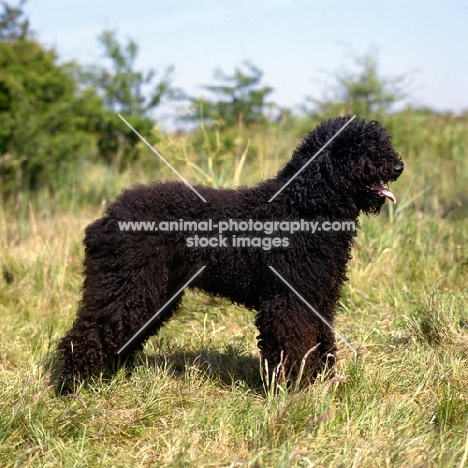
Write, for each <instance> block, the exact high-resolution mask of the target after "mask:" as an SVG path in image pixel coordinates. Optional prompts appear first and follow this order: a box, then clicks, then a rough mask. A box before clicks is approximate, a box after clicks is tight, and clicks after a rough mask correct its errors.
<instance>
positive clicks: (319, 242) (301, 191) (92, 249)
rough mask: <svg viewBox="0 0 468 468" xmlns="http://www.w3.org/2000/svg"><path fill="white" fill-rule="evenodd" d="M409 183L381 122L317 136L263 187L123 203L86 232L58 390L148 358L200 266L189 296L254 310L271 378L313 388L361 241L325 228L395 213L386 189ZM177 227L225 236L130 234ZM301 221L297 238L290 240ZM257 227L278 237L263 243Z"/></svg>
mask: <svg viewBox="0 0 468 468" xmlns="http://www.w3.org/2000/svg"><path fill="white" fill-rule="evenodd" d="M351 120H352V119H351ZM344 126H346V128H344V129H343V127H344ZM340 131H341V132H340ZM339 132H340V133H339ZM337 133H339V134H338V135H337ZM333 137H335V138H333ZM332 138H333V140H332V141H331V142H330V139H332ZM324 145H326V147H325V148H323V149H322V147H323V146H324ZM321 149H322V151H320V152H319V150H321ZM317 152H319V154H316V153H317ZM314 156H315V157H314ZM402 171H403V163H402V162H401V159H400V157H399V155H398V154H397V153H396V152H395V150H394V149H393V147H392V145H391V137H390V135H389V134H388V133H387V131H386V130H385V129H384V128H382V127H381V126H380V124H379V123H378V122H375V121H372V122H367V121H365V120H361V119H355V120H352V121H350V118H349V117H344V118H336V119H334V120H329V121H327V122H324V123H322V124H321V125H319V126H318V127H317V128H315V130H313V131H312V132H311V133H309V135H307V137H306V138H305V140H304V141H303V142H302V143H301V145H300V146H299V147H298V148H297V149H296V151H295V152H294V154H293V156H292V159H291V160H290V161H289V162H288V163H287V164H286V166H285V167H284V168H283V169H282V170H281V171H280V172H279V173H278V175H277V176H276V177H275V178H273V179H269V180H266V181H264V182H262V183H261V184H259V185H258V186H256V187H253V188H240V189H237V190H227V189H222V190H220V189H212V188H208V187H203V186H197V187H196V191H197V192H198V194H199V195H201V196H202V197H203V198H204V199H205V200H206V203H205V202H203V201H202V200H200V198H199V197H198V196H197V194H196V193H195V192H194V191H192V190H191V189H190V188H189V187H188V186H186V185H185V184H183V183H178V182H167V183H154V184H150V185H137V186H135V187H133V188H131V189H129V190H126V191H124V192H123V193H122V194H121V195H120V196H119V197H118V198H117V200H116V201H115V202H114V203H112V204H111V205H110V206H109V207H108V209H107V211H106V213H105V215H104V217H103V218H101V219H98V220H97V221H95V222H94V223H92V224H90V225H89V226H88V227H87V228H86V235H85V239H84V245H85V247H86V250H85V260H84V274H85V279H84V285H83V298H82V301H81V303H80V307H79V309H78V313H77V317H76V319H75V322H74V324H73V327H72V328H71V330H69V331H68V333H67V334H66V336H65V337H63V338H62V340H61V341H60V343H59V345H58V351H59V356H60V359H59V362H60V363H61V364H60V369H59V387H60V390H61V391H63V392H70V391H73V390H74V388H75V385H76V384H77V383H79V382H80V381H82V380H83V379H84V378H86V377H87V376H89V375H93V374H95V372H96V371H97V370H99V369H100V368H101V367H103V366H104V365H106V364H109V363H111V362H114V361H115V360H116V358H123V357H125V356H127V355H129V354H132V353H133V352H134V351H136V350H138V349H141V347H142V346H143V343H144V342H145V340H146V339H147V338H148V337H149V336H151V335H153V334H155V333H156V332H157V331H158V329H159V328H160V327H161V325H162V324H163V323H164V321H166V320H168V319H169V318H170V317H171V316H172V314H173V313H174V312H175V311H176V309H177V307H178V305H179V302H180V300H181V297H182V295H183V292H182V291H181V288H182V287H183V286H184V285H185V284H186V283H187V282H188V281H189V280H190V278H193V276H194V275H195V274H197V272H199V271H200V269H201V268H202V267H203V266H205V267H206V268H205V269H204V270H203V271H202V272H200V273H199V274H198V276H196V278H195V279H193V281H192V282H191V284H190V286H191V287H196V288H199V289H202V290H204V291H206V292H207V293H209V294H213V295H219V296H225V297H227V298H229V299H230V300H232V301H233V302H236V303H239V304H243V305H245V306H246V307H248V308H249V309H253V310H255V311H256V312H257V315H256V320H255V323H256V326H257V327H258V330H259V332H260V334H259V336H258V346H259V348H260V350H261V354H262V359H263V360H264V361H266V362H267V363H268V368H269V369H271V370H276V372H278V369H280V370H281V371H282V375H286V376H289V377H290V378H297V376H298V375H299V369H300V367H301V365H302V371H303V372H302V376H303V378H304V379H305V380H306V381H312V380H313V379H314V378H315V377H316V376H317V374H318V373H319V372H321V371H323V370H324V369H325V368H326V367H327V366H330V365H331V364H333V359H334V358H333V355H334V353H335V338H334V333H333V331H332V330H331V329H330V328H329V327H328V326H327V325H326V323H325V322H328V323H329V324H332V323H333V319H334V316H335V308H336V303H337V300H338V298H339V294H340V289H341V286H342V284H343V282H344V281H345V280H346V279H347V278H346V265H347V263H348V261H349V260H350V258H351V255H350V252H351V247H352V245H353V238H354V236H355V235H356V233H355V231H354V230H348V231H347V230H344V231H341V230H340V231H336V230H334V229H330V227H331V226H335V227H336V226H339V224H338V225H337V224H336V222H337V221H338V222H349V221H353V222H355V225H356V227H357V226H358V223H357V218H358V216H359V214H360V212H363V213H366V214H369V213H373V214H378V213H379V210H380V208H381V207H382V205H383V203H384V201H385V198H386V197H387V198H390V199H391V200H392V201H394V197H393V194H392V193H391V192H390V191H389V190H387V189H386V188H384V187H382V184H387V183H388V182H389V181H394V180H396V179H397V178H398V176H399V175H400V174H401V173H402ZM280 190H281V191H280ZM279 191H280V192H279ZM278 192H279V193H278ZM275 195H276V196H275ZM272 198H273V199H272ZM270 199H271V201H270ZM181 220H182V221H197V222H205V227H206V224H207V223H208V222H209V221H208V220H211V222H212V224H213V226H215V227H216V226H218V230H219V226H220V225H221V226H223V227H224V228H226V226H227V228H226V231H225V232H223V233H221V234H218V231H216V230H215V231H214V232H195V225H194V224H192V225H191V226H192V228H191V232H184V231H181V230H178V231H174V230H172V231H170V232H161V230H159V231H155V230H152V231H151V232H148V230H147V231H145V232H143V231H138V229H137V228H136V229H133V230H132V229H128V226H129V225H128V224H125V223H128V222H130V221H133V222H140V221H155V222H156V225H158V223H159V222H161V221H164V222H166V221H167V222H170V221H173V222H174V224H173V226H175V225H177V223H180V222H182V221H181ZM249 220H251V221H250V226H249V229H248V232H246V231H245V229H244V231H243V232H241V231H240V230H239V229H236V228H237V227H239V225H236V224H235V223H236V222H237V223H240V222H242V221H243V222H244V225H241V226H242V227H243V228H245V227H246V226H247V224H248V222H249ZM301 220H303V221H302V229H301V230H298V231H295V232H291V231H292V229H291V230H290V231H284V230H283V226H295V227H297V226H298V224H300V223H301ZM275 221H277V223H276V225H275ZM223 222H228V224H225V223H224V224H222V223H223ZM256 222H257V224H255V226H257V227H258V226H259V224H258V222H261V223H263V225H264V226H268V227H269V228H271V229H269V230H268V231H267V230H263V231H262V232H258V231H257V230H256V228H255V226H254V223H256ZM268 222H270V223H271V224H266V223H268ZM279 222H289V223H290V224H289V225H288V224H280V223H279ZM292 222H296V224H291V223H292ZM306 222H312V223H313V224H314V225H315V226H316V230H315V232H311V230H307V229H306V228H305V223H306ZM229 223H230V224H229ZM333 223H335V224H333ZM167 225H168V223H167V224H166V226H167ZM309 225H310V224H309ZM125 226H126V227H127V229H126V228H125ZM135 226H138V225H137V224H135V225H134V226H133V227H135ZM317 226H318V228H317ZM140 227H141V226H140ZM321 227H323V229H321V230H320V228H321ZM326 227H327V228H328V229H326ZM266 233H268V234H269V235H266ZM196 236H198V237H196ZM203 237H204V239H202V238H203ZM239 238H242V239H239ZM209 242H210V243H211V245H210V243H209ZM205 244H206V245H205ZM270 266H271V267H273V268H274V270H275V271H276V272H277V273H279V274H280V275H281V276H282V277H283V278H284V279H285V280H286V281H287V282H288V283H289V284H290V285H291V286H293V288H294V289H295V291H296V292H298V293H299V294H300V295H301V296H302V297H303V298H304V299H306V300H307V301H308V303H309V304H310V306H312V307H313V309H315V311H316V312H318V314H319V315H320V317H319V316H318V315H317V314H316V313H315V312H314V311H313V310H311V308H310V307H308V306H307V305H306V304H305V303H304V302H303V301H302V300H301V299H300V298H299V297H298V296H297V295H296V293H295V292H293V291H292V290H291V289H290V288H289V287H288V286H287V285H286V284H284V282H283V281H282V280H281V279H280V278H279V277H278V276H277V275H276V274H275V272H273V270H272V269H271V268H269V267H270ZM176 293H177V294H176ZM168 301H169V303H168ZM156 312H159V313H158V315H157V317H156V318H153V320H152V321H151V322H150V324H149V325H148V326H147V327H146V328H143V330H140V329H141V328H142V327H143V326H144V325H145V323H147V322H148V321H149V320H150V319H151V318H152V317H154V315H155V314H156ZM139 330H140V331H139ZM130 340H131V341H130ZM270 375H271V374H270Z"/></svg>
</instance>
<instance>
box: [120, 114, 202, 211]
mask: <svg viewBox="0 0 468 468" xmlns="http://www.w3.org/2000/svg"><path fill="white" fill-rule="evenodd" d="M117 115H118V116H119V117H120V118H121V119H122V120H123V122H125V124H126V125H127V126H128V127H129V128H130V129H131V130H133V131H134V132H135V134H136V135H138V137H139V138H140V140H141V141H142V142H143V143H144V144H145V145H146V146H147V147H148V148H149V149H150V150H151V151H152V152H153V153H155V154H156V155H157V156H159V158H160V159H161V160H162V161H163V162H165V163H166V164H167V165H168V166H169V168H170V169H172V171H174V172H175V173H176V174H177V175H178V176H179V178H180V179H181V180H182V181H183V182H184V183H185V185H187V186H188V187H189V188H190V189H191V190H193V191H194V192H195V193H196V194H197V195H198V196H199V197H200V198H201V199H202V200H203V202H204V203H206V200H205V199H204V198H203V197H202V196H201V195H200V194H199V193H198V192H197V191H196V190H195V188H194V187H193V186H192V185H191V184H190V183H189V182H188V181H187V180H186V179H184V177H183V176H182V175H181V174H180V173H179V172H177V170H176V169H175V168H174V167H173V166H172V165H171V164H170V163H169V162H168V161H166V160H165V159H164V158H163V156H162V155H161V154H160V153H159V151H158V150H157V149H156V148H153V147H152V146H151V145H150V144H149V143H148V142H147V141H146V140H145V139H144V138H143V137H142V136H141V135H140V134H139V133H138V132H137V131H136V130H135V129H134V128H133V127H132V126H131V125H130V124H129V123H128V122H127V121H126V120H125V119H124V118H123V117H122V116H121V115H120V114H117Z"/></svg>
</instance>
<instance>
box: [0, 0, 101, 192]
mask: <svg viewBox="0 0 468 468" xmlns="http://www.w3.org/2000/svg"><path fill="white" fill-rule="evenodd" d="M23 3H24V2H21V3H20V5H19V6H18V7H15V8H13V7H11V6H9V5H7V4H6V3H3V11H2V12H1V13H0V38H1V41H0V175H1V180H2V184H1V187H0V191H1V192H2V193H10V192H11V191H14V190H18V189H20V188H22V187H30V188H36V187H38V186H40V185H44V184H46V185H50V186H53V185H54V181H56V180H57V178H58V177H59V174H60V172H61V171H67V170H68V168H69V166H70V164H71V163H76V162H77V161H78V160H79V159H80V158H82V157H83V156H84V155H85V154H87V153H88V151H89V149H90V148H91V147H92V145H93V135H92V129H90V128H89V125H90V122H92V119H91V120H90V119H88V118H87V114H89V113H90V112H91V113H92V114H93V115H95V116H96V115H99V105H98V102H97V103H96V102H95V104H97V105H95V106H92V105H91V104H90V103H92V102H93V101H92V93H91V95H90V93H89V92H85V91H83V92H82V93H78V92H77V89H76V85H75V82H74V80H73V78H72V77H71V76H70V74H69V73H68V68H67V67H68V66H66V65H59V64H58V63H57V56H56V54H55V52H54V51H52V50H45V49H44V48H43V47H42V46H41V45H39V44H38V43H37V42H36V41H35V40H34V39H33V38H32V37H31V34H30V32H29V22H28V21H27V20H25V19H23V16H24V13H23V10H22V5H23ZM94 97H96V96H94ZM91 108H92V109H91Z"/></svg>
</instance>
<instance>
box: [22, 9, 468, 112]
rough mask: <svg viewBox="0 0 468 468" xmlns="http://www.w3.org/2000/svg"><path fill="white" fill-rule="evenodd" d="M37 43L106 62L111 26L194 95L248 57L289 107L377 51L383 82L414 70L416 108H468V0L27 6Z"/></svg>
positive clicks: (146, 63) (147, 62)
mask: <svg viewBox="0 0 468 468" xmlns="http://www.w3.org/2000/svg"><path fill="white" fill-rule="evenodd" d="M25 10H26V12H27V15H28V16H29V18H30V21H31V26H32V29H33V30H34V31H35V32H36V35H37V38H38V39H39V41H40V42H41V43H43V44H45V45H47V46H51V47H54V48H55V49H56V50H57V52H58V53H59V56H60V57H61V58H62V59H64V60H68V59H77V60H78V61H80V62H82V63H99V62H100V61H101V60H102V50H101V49H100V48H99V45H98V42H97V39H96V38H97V36H98V35H99V34H100V33H101V32H102V31H103V30H104V29H113V30H116V31H117V33H118V37H119V38H120V39H121V40H124V39H125V38H127V37H131V38H133V39H134V40H135V41H136V42H137V43H138V45H139V46H140V56H139V60H138V67H139V68H145V69H147V68H154V69H156V70H163V69H164V68H165V67H167V66H169V65H174V66H175V75H174V78H175V80H174V85H176V86H179V87H181V88H183V89H184V90H185V91H187V92H190V93H192V94H195V95H197V94H198V95H201V94H203V90H202V89H201V85H203V84H210V83H213V82H214V81H213V71H214V69H216V68H218V67H220V68H221V69H223V71H225V72H227V73H230V72H232V71H233V70H234V67H236V66H238V65H240V64H241V62H242V61H243V60H249V61H251V62H252V63H253V64H255V65H256V66H258V67H259V68H260V69H261V70H263V71H264V84H267V85H269V86H271V87H273V88H274V90H275V92H274V94H273V95H272V96H271V97H272V99H273V100H274V101H276V102H278V103H279V104H280V105H283V106H288V107H291V106H295V105H300V104H303V103H304V98H305V96H313V97H315V98H320V97H321V96H322V95H323V92H324V90H326V89H327V88H328V87H329V86H330V85H332V84H333V80H332V78H331V74H333V73H334V72H335V71H336V70H339V69H342V68H343V67H346V68H348V69H353V60H352V56H353V54H356V55H359V56H362V55H363V54H364V53H366V52H369V51H371V50H377V51H378V58H379V63H380V70H381V73H382V74H383V75H384V76H385V77H391V76H398V75H402V74H406V75H408V76H409V77H410V79H409V80H408V82H409V84H410V86H409V92H410V98H409V101H410V102H411V103H412V104H413V105H417V106H422V105H427V106H430V107H433V108H435V109H438V110H441V111H453V112H460V111H462V110H463V109H468V90H467V88H468V87H467V85H466V82H467V81H468V80H467V78H468V53H467V47H468V2H467V1H462V0H445V1H435V0H426V1H423V0H417V1H408V0H395V1H391V2H390V1H378V0H372V1H370V0H364V1H359V0H355V1H354V2H346V1H345V0H341V1H333V2H325V1H321V2H319V1H306V0H270V1H266V0H251V1H248V0H231V1H226V0H218V1H214V0H198V1H196V2H195V1H193V2H190V1H188V0H180V1H167V0H153V1H150V0H141V1H138V2H130V1H128V0H127V1H125V2H124V1H120V0H113V1H111V0H79V1H78V0H67V1H66V0H29V2H28V3H27V4H26V7H25Z"/></svg>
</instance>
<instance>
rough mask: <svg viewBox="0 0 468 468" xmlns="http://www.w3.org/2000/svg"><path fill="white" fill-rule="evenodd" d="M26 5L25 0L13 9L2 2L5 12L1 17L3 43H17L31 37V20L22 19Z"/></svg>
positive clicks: (0, 27) (0, 38)
mask: <svg viewBox="0 0 468 468" xmlns="http://www.w3.org/2000/svg"><path fill="white" fill-rule="evenodd" d="M25 3H26V1H25V0H21V1H20V3H19V5H18V6H17V7H13V6H10V5H8V4H7V3H6V2H2V6H3V12H2V13H1V15H0V41H1V42H16V41H18V40H21V39H26V37H28V36H29V34H30V32H29V20H28V19H27V18H25V19H23V18H22V16H23V15H24V12H23V5H24V4H25Z"/></svg>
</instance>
